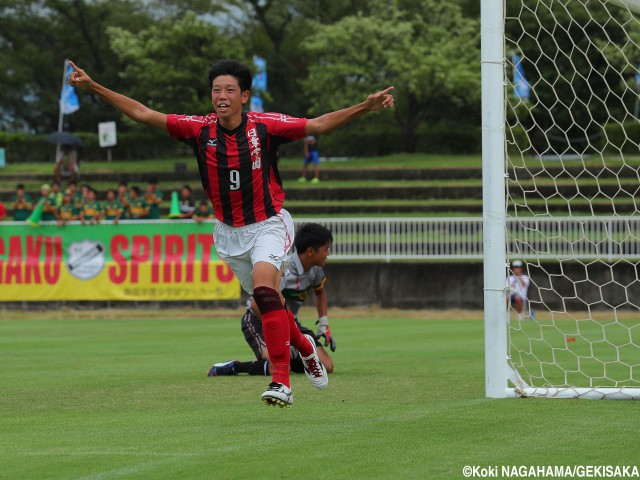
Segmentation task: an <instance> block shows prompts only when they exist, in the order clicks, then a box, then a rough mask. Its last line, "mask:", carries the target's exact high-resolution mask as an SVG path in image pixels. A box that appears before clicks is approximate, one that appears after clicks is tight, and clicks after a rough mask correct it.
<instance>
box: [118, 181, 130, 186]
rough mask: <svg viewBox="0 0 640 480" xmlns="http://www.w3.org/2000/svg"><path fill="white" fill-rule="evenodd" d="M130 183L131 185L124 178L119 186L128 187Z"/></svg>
mask: <svg viewBox="0 0 640 480" xmlns="http://www.w3.org/2000/svg"><path fill="white" fill-rule="evenodd" d="M128 185H129V184H128V183H127V182H125V181H124V180H122V181H121V182H120V183H119V184H118V186H119V187H127V186H128Z"/></svg>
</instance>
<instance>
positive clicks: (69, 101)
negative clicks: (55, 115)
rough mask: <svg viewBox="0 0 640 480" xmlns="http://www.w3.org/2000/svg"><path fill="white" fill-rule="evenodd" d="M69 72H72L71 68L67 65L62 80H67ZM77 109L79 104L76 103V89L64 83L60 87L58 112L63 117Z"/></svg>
mask: <svg viewBox="0 0 640 480" xmlns="http://www.w3.org/2000/svg"><path fill="white" fill-rule="evenodd" d="M71 72H73V68H71V65H69V66H68V67H67V74H66V75H65V77H64V78H65V79H67V78H69V75H70V74H71ZM79 108H80V102H79V101H78V95H76V89H75V88H73V87H72V86H71V85H69V84H68V83H67V82H65V83H64V86H63V87H62V92H61V93H60V110H61V111H62V113H63V114H64V115H71V114H72V113H73V112H75V111H76V110H78V109H79Z"/></svg>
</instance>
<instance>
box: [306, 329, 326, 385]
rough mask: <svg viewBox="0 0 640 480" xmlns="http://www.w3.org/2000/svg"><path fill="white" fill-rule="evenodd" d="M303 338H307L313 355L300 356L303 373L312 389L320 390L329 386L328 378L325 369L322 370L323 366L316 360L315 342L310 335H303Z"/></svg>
mask: <svg viewBox="0 0 640 480" xmlns="http://www.w3.org/2000/svg"><path fill="white" fill-rule="evenodd" d="M305 337H307V340H309V343H310V344H311V346H312V347H313V353H312V354H311V355H309V356H308V357H303V356H302V355H300V358H301V359H302V363H303V365H304V373H305V374H306V375H307V378H308V379H309V381H310V382H311V383H312V384H313V386H314V387H316V388H320V389H323V388H327V386H328V385H329V376H328V375H327V369H326V368H324V365H323V364H322V362H321V361H320V359H319V358H318V351H317V350H316V341H315V340H314V339H313V337H312V336H311V335H305Z"/></svg>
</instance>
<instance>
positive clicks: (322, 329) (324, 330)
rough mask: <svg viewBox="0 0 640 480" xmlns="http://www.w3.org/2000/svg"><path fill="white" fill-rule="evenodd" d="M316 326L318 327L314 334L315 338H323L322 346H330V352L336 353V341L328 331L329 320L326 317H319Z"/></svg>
mask: <svg viewBox="0 0 640 480" xmlns="http://www.w3.org/2000/svg"><path fill="white" fill-rule="evenodd" d="M316 325H319V327H318V331H317V332H316V337H318V339H320V338H322V337H324V346H325V347H327V346H329V345H331V351H332V352H335V351H336V341H335V340H334V338H333V335H331V330H329V319H328V318H327V316H326V315H324V316H322V317H320V318H319V319H318V321H317V322H316Z"/></svg>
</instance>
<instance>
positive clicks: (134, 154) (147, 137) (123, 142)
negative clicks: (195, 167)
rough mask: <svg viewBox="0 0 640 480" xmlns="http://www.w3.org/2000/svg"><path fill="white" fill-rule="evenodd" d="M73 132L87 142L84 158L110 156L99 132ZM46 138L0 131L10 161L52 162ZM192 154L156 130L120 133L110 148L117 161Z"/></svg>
mask: <svg viewBox="0 0 640 480" xmlns="http://www.w3.org/2000/svg"><path fill="white" fill-rule="evenodd" d="M74 134H75V135H77V136H78V137H80V138H81V139H82V141H83V142H84V147H82V148H81V149H79V154H80V160H81V161H82V160H105V159H106V158H107V149H106V148H101V147H100V146H99V144H98V134H97V132H96V133H93V132H76V133H74ZM45 137H46V135H33V134H27V133H6V132H0V147H2V148H4V149H5V153H6V159H7V163H21V162H53V161H54V159H55V152H56V146H55V144H52V143H47V142H45V141H44V138H45ZM190 153H191V150H190V149H189V147H187V146H186V145H184V144H182V143H181V142H179V141H177V140H175V139H174V138H171V137H169V135H167V134H166V133H164V132H161V131H156V130H140V131H131V132H118V144H117V145H116V146H115V147H113V148H112V149H111V156H112V159H113V160H115V161H118V160H135V159H145V158H168V157H176V156H184V155H189V154H190Z"/></svg>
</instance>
